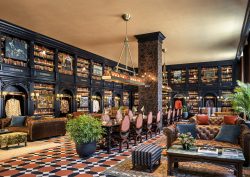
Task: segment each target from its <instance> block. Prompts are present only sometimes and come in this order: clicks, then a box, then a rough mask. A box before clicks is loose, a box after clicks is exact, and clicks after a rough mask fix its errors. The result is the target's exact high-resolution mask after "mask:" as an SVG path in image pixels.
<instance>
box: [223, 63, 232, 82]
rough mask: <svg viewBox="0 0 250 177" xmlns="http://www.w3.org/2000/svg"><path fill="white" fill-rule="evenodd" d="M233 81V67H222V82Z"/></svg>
mask: <svg viewBox="0 0 250 177" xmlns="http://www.w3.org/2000/svg"><path fill="white" fill-rule="evenodd" d="M232 80H233V68H232V66H222V67H221V82H232Z"/></svg>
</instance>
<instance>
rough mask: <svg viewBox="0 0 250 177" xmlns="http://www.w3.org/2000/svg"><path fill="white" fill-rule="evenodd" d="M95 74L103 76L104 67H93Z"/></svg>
mask: <svg viewBox="0 0 250 177" xmlns="http://www.w3.org/2000/svg"><path fill="white" fill-rule="evenodd" d="M93 74H95V75H98V76H102V66H98V65H93Z"/></svg>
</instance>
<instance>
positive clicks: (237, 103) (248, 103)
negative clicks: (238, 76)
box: [228, 81, 250, 119]
mask: <svg viewBox="0 0 250 177" xmlns="http://www.w3.org/2000/svg"><path fill="white" fill-rule="evenodd" d="M237 83H238V86H237V87H236V88H235V89H234V94H231V95H230V96H229V97H228V99H229V100H230V101H231V102H232V107H233V109H234V111H235V112H237V113H244V114H245V115H246V116H247V117H248V119H249V118H250V84H248V83H243V82H240V81H237Z"/></svg>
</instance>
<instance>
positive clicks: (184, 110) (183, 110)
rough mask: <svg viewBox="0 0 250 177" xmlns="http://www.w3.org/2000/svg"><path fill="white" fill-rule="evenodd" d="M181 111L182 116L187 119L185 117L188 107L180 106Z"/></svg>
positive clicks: (186, 116)
mask: <svg viewBox="0 0 250 177" xmlns="http://www.w3.org/2000/svg"><path fill="white" fill-rule="evenodd" d="M182 112H183V113H182V114H183V115H182V116H183V118H184V119H187V118H188V109H187V106H183V107H182Z"/></svg>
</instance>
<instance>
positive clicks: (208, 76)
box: [201, 67, 218, 84]
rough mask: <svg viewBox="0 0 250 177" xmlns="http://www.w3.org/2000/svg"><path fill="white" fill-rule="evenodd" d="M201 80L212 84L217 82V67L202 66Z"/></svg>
mask: <svg viewBox="0 0 250 177" xmlns="http://www.w3.org/2000/svg"><path fill="white" fill-rule="evenodd" d="M201 81H202V83H203V84H213V83H216V82H218V67H202V69H201Z"/></svg>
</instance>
